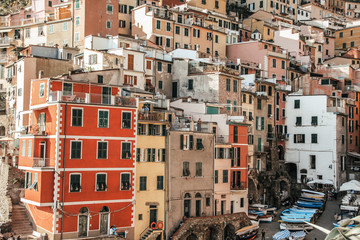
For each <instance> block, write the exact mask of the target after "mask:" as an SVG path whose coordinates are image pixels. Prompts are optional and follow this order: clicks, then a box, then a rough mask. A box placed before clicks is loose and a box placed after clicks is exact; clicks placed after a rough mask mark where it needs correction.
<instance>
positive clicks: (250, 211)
mask: <svg viewBox="0 0 360 240" xmlns="http://www.w3.org/2000/svg"><path fill="white" fill-rule="evenodd" d="M249 213H252V214H257V215H258V216H259V217H261V216H262V215H264V212H263V211H256V210H249Z"/></svg>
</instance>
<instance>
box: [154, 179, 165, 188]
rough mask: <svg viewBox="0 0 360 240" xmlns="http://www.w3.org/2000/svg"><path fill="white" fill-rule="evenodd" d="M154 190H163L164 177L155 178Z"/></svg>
mask: <svg viewBox="0 0 360 240" xmlns="http://www.w3.org/2000/svg"><path fill="white" fill-rule="evenodd" d="M156 189H157V190H163V189H164V176H157V178H156Z"/></svg>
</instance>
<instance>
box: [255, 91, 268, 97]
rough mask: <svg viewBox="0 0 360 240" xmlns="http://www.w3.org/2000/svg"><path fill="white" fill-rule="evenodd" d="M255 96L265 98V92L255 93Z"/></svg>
mask: <svg viewBox="0 0 360 240" xmlns="http://www.w3.org/2000/svg"><path fill="white" fill-rule="evenodd" d="M255 94H256V96H258V97H267V92H256V93H255Z"/></svg>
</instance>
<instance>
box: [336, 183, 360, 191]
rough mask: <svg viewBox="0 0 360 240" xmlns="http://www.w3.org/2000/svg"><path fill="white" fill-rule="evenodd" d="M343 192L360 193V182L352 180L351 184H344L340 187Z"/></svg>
mask: <svg viewBox="0 0 360 240" xmlns="http://www.w3.org/2000/svg"><path fill="white" fill-rule="evenodd" d="M342 191H360V182H359V181H356V180H351V181H349V182H346V183H343V184H342V185H341V186H340V192H342Z"/></svg>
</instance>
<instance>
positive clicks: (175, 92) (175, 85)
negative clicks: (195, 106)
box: [172, 82, 178, 98]
mask: <svg viewBox="0 0 360 240" xmlns="http://www.w3.org/2000/svg"><path fill="white" fill-rule="evenodd" d="M172 97H173V98H177V97H178V83H177V82H173V83H172Z"/></svg>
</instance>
